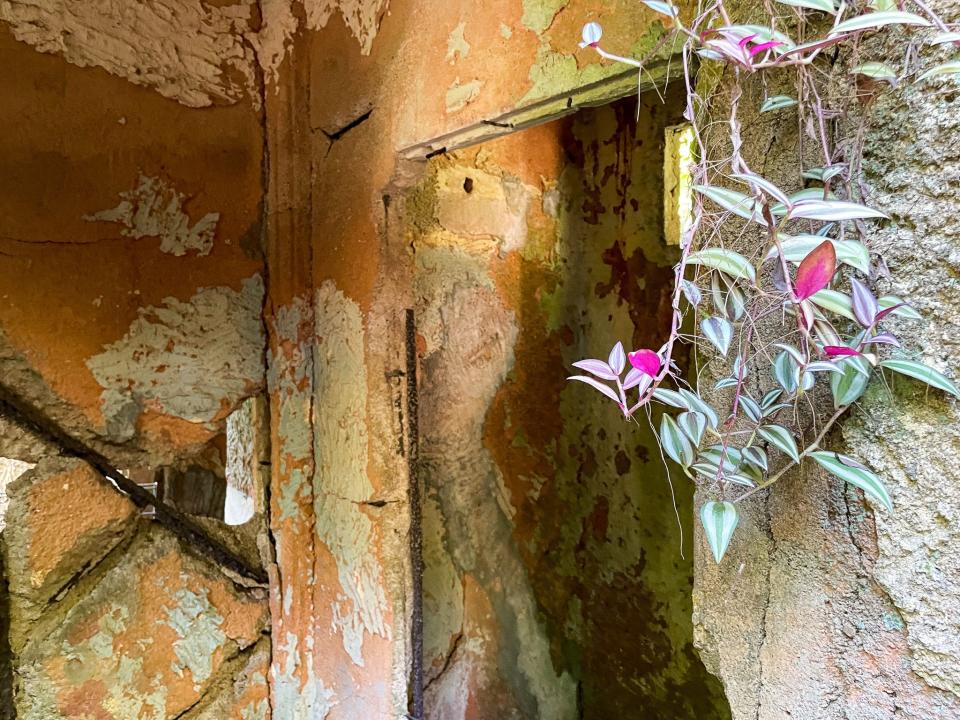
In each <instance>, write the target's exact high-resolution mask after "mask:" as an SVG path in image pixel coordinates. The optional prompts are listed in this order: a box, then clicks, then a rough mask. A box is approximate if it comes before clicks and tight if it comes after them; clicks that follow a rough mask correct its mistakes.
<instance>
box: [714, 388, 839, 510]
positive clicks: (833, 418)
mask: <svg viewBox="0 0 960 720" xmlns="http://www.w3.org/2000/svg"><path fill="white" fill-rule="evenodd" d="M849 409H850V406H849V405H843V406H842V407H840V408H838V409H837V411H836V412H835V413H834V414H833V415H832V416H831V417H830V419H829V420H827V422H826V423H825V424H824V426H823V429H822V430H820V434H819V435H817V437H816V439H815V440H814V441H813V442H812V443H810V444H809V445H807V447H806V448H804V450H803V452H802V453H800V461H791V462H790V463H788V464H787V465H784V466H783V467H782V468H781V469H780V470H779V472H777V473H776V474H775V475H773V476H772V477H771V478H770V479H768V480H767V481H766V482H763V483H760V484H759V485H757V486H756V487H755V488H752V489H750V490H748V491H747V492H745V493H744V494H743V495H741V496H740V497H738V498H737V499H736V500H734V501H733V502H735V503H738V502H740V501H742V500H746V499H747V498H748V497H750V496H751V495H753V494H754V493H756V492H759V491H760V490H766V489H767V488H768V487H770V486H771V485H773V484H774V483H775V482H776V481H777V480H779V479H780V478H781V477H783V476H784V475H786V474H787V471H788V470H792V469H793V467H794V466H799V465H800V462H802V461H803V459H804V458H805V457H807V456H809V455H810V453H812V452H813V451H814V450H816V449H817V448H819V447H820V443H822V442H823V439H824V438H825V437H826V436H827V433H828V432H830V428H832V427H833V426H834V424H835V423H836V422H837V420H839V419H840V418H841V417H842V416H843V414H844V413H845V412H846V411H847V410H849Z"/></svg>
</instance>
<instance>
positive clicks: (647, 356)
mask: <svg viewBox="0 0 960 720" xmlns="http://www.w3.org/2000/svg"><path fill="white" fill-rule="evenodd" d="M662 362H663V361H662V360H661V359H660V356H659V355H657V354H656V353H655V352H654V351H653V350H637V351H636V352H632V353H630V364H631V365H633V367H635V368H636V369H637V370H639V371H640V372H642V373H645V374H647V375H649V376H651V377H653V376H654V375H656V374H657V373H658V372H660V365H661V364H662Z"/></svg>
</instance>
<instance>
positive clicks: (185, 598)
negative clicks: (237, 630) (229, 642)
mask: <svg viewBox="0 0 960 720" xmlns="http://www.w3.org/2000/svg"><path fill="white" fill-rule="evenodd" d="M173 599H174V600H175V601H176V605H174V606H173V607H172V608H166V613H167V621H166V622H167V624H168V625H169V626H170V627H172V628H173V629H174V630H175V631H176V633H177V635H179V636H180V639H179V640H176V641H174V643H173V651H174V653H176V656H177V662H175V663H173V665H171V669H172V670H173V671H174V672H175V673H177V674H178V675H182V674H183V671H184V670H189V671H190V673H191V674H192V675H193V679H194V688H195V689H197V690H199V689H200V685H201V683H203V682H204V681H205V680H207V679H208V678H209V677H210V674H211V673H212V672H213V655H214V653H215V652H216V651H217V650H218V649H219V648H220V647H221V646H222V645H223V643H224V642H226V639H227V636H226V635H224V633H223V630H221V629H220V626H221V625H223V617H222V616H221V615H220V614H219V613H218V612H217V610H216V608H215V607H213V606H212V605H211V604H210V600H209V598H208V597H207V593H206V592H205V591H204V592H201V593H200V594H198V593H195V592H193V591H192V590H189V589H186V588H183V589H181V590H178V591H177V592H175V593H174V594H173Z"/></svg>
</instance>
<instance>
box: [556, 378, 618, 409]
mask: <svg viewBox="0 0 960 720" xmlns="http://www.w3.org/2000/svg"><path fill="white" fill-rule="evenodd" d="M567 380H579V381H580V382H582V383H586V384H587V385H589V386H591V387H593V388H596V389H597V390H599V391H600V392H602V393H603V394H604V395H606V396H607V397H608V398H610V399H611V400H613V401H614V402H615V403H616V404H617V405H618V406H619V407H620V408H623V404H622V403H621V402H620V398H619V397H617V394H616V393H615V392H614V391H613V389H612V388H611V387H609V386H608V385H604V384H603V383H602V382H600V381H599V380H594V379H593V378H592V377H588V376H587V375H572V376H571V377H568V378H567Z"/></svg>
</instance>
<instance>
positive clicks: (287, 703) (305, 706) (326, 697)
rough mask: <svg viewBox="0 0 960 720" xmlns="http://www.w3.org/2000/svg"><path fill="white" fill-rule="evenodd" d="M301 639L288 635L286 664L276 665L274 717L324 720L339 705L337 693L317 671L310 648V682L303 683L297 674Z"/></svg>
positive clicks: (307, 651)
mask: <svg viewBox="0 0 960 720" xmlns="http://www.w3.org/2000/svg"><path fill="white" fill-rule="evenodd" d="M297 644H298V643H297V636H296V635H294V634H293V633H287V638H286V642H285V643H284V644H283V645H282V646H281V649H282V650H283V653H284V655H283V657H284V662H283V665H282V666H281V665H280V664H279V663H277V662H274V663H273V664H272V665H271V668H270V672H271V675H272V682H273V689H274V692H273V698H274V699H273V717H275V718H277V720H280V718H289V720H324V718H326V717H327V715H328V714H329V713H330V711H331V710H332V709H333V708H334V707H335V706H336V705H338V704H339V702H338V700H337V697H336V694H335V693H334V692H333V690H330V689H329V688H327V687H326V686H325V685H324V683H323V680H321V679H320V678H318V677H316V676H315V675H314V671H313V653H312V651H311V650H310V649H309V648H307V649H306V650H305V651H304V655H303V657H305V658H306V661H307V662H306V667H307V672H306V679H305V680H304V681H303V682H301V681H300V679H299V677H298V674H297V665H298V661H297V658H298V657H300V654H299V650H298V648H297Z"/></svg>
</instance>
